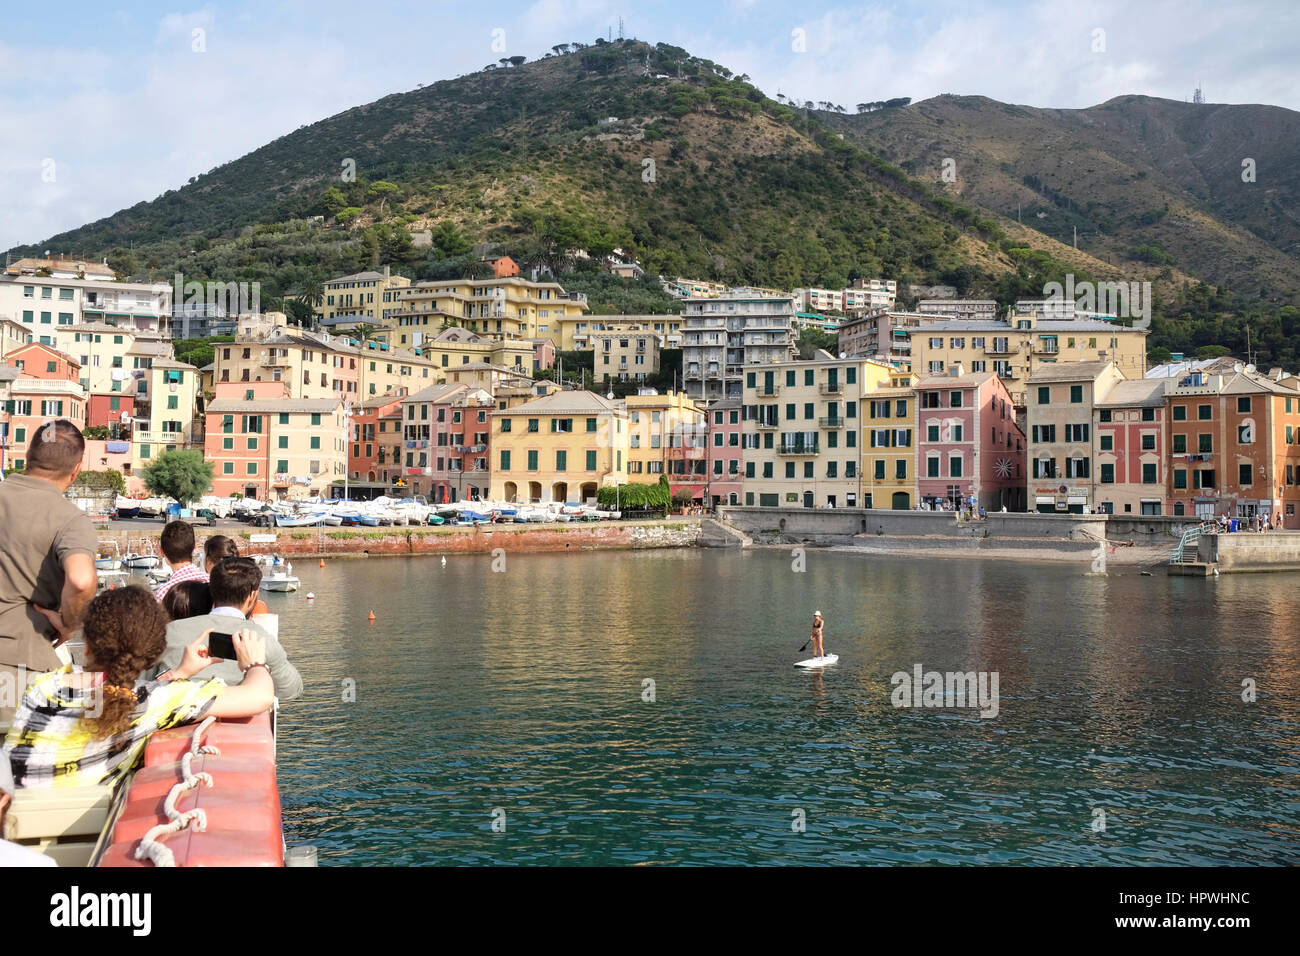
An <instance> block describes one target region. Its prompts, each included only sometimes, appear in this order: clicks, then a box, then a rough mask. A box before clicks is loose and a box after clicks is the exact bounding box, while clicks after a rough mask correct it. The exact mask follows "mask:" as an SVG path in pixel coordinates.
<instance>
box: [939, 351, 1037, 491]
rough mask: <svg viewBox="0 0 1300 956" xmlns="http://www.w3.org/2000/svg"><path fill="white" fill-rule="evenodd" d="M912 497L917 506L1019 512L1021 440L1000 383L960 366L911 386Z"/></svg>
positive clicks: (1022, 472)
mask: <svg viewBox="0 0 1300 956" xmlns="http://www.w3.org/2000/svg"><path fill="white" fill-rule="evenodd" d="M916 395H917V402H918V404H919V406H920V407H919V408H918V409H917V412H916V416H917V449H916V450H917V465H918V467H919V468H920V469H921V471H920V474H919V476H918V477H917V493H918V495H919V496H920V499H921V504H922V505H923V506H929V507H935V506H937V505H939V504H941V503H947V504H948V505H950V506H952V507H954V508H958V507H960V506H961V505H962V503H963V502H965V501H967V500H968V499H969V498H970V497H971V496H972V495H974V496H975V499H976V502H977V504H978V506H979V507H981V508H984V509H986V510H988V511H1000V510H1001V509H1002V508H1004V507H1005V508H1006V509H1007V510H1008V511H1023V510H1024V507H1025V445H1026V443H1025V434H1024V432H1023V431H1021V429H1020V426H1019V425H1018V424H1017V423H1016V413H1015V406H1014V405H1013V404H1012V402H1011V395H1010V394H1009V393H1008V392H1007V389H1006V386H1005V385H1004V384H1003V382H1002V380H1001V379H1000V378H998V377H997V376H996V375H994V374H993V373H991V372H967V371H965V370H964V369H963V368H962V367H961V366H960V365H957V366H954V367H953V368H951V369H949V370H948V374H946V375H931V376H923V377H922V378H921V379H920V380H919V381H918V382H917V383H916Z"/></svg>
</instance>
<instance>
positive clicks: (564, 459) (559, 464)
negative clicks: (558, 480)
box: [555, 449, 569, 471]
mask: <svg viewBox="0 0 1300 956" xmlns="http://www.w3.org/2000/svg"><path fill="white" fill-rule="evenodd" d="M568 467H569V453H568V452H567V451H565V450H564V449H560V450H558V451H556V453H555V470H556V471H565V470H566V469H567V468H568Z"/></svg>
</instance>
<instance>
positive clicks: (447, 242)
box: [432, 219, 474, 259]
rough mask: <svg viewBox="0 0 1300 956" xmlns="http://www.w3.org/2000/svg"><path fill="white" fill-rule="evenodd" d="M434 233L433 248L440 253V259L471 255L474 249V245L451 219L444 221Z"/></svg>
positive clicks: (434, 229)
mask: <svg viewBox="0 0 1300 956" xmlns="http://www.w3.org/2000/svg"><path fill="white" fill-rule="evenodd" d="M432 233H433V248H434V249H436V250H437V251H438V258H439V259H455V258H458V257H459V256H465V255H469V252H470V250H471V249H473V248H474V244H473V243H471V242H470V241H469V239H467V238H466V236H465V234H464V233H463V232H461V231H460V227H459V226H457V225H456V224H455V223H454V222H452V221H451V220H450V219H444V220H443V221H442V222H440V223H438V225H436V226H434V227H433V229H432Z"/></svg>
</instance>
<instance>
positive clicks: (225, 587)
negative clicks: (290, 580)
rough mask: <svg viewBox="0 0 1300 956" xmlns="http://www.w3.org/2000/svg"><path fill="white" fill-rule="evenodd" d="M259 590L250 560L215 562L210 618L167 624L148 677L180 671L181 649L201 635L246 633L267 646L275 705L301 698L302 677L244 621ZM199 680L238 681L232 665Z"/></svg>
mask: <svg viewBox="0 0 1300 956" xmlns="http://www.w3.org/2000/svg"><path fill="white" fill-rule="evenodd" d="M261 585H262V572H261V569H259V568H258V566H257V564H256V563H255V562H253V561H252V560H250V559H249V558H225V559H224V560H222V561H220V562H218V563H217V564H216V565H215V566H214V567H213V569H212V573H211V574H210V575H209V576H208V588H209V589H210V590H211V591H212V613H211V614H200V615H198V616H197V617H186V618H181V619H180V620H177V621H172V622H171V623H170V624H168V625H167V649H166V650H165V651H163V656H162V660H160V661H159V662H158V665H157V667H155V668H154V670H153V673H152V674H151V675H150V676H151V677H157V676H158V674H160V673H162V672H164V671H167V670H170V669H172V668H174V667H179V666H180V663H181V658H182V657H184V656H185V648H186V647H187V646H188V645H190V644H192V643H193V642H194V641H195V640H196V639H197V638H199V637H200V636H202V635H203V634H204V633H205V632H207V631H216V632H217V633H218V634H232V633H234V632H235V631H238V630H242V629H245V628H246V629H248V630H250V631H254V632H256V633H257V634H259V635H261V636H262V638H263V639H264V640H265V641H266V666H267V670H269V671H270V672H271V679H272V680H273V681H275V696H276V697H278V698H279V699H280V703H284V702H285V701H288V700H293V699H294V698H295V697H299V696H301V695H302V675H300V674H299V673H298V670H297V668H295V667H294V666H293V665H292V664H290V663H289V658H288V656H287V655H286V654H285V653H284V648H283V647H282V646H281V645H280V642H279V640H277V639H276V638H275V637H274V636H273V635H271V634H268V633H267V632H266V630H264V629H263V628H261V627H259V626H258V625H257V622H255V621H250V620H248V615H249V614H250V613H251V612H252V610H253V606H254V605H255V604H257V591H258V588H260V587H261ZM203 675H204V677H205V678H211V677H220V678H221V679H222V680H224V681H225V682H226V683H227V684H231V685H234V684H238V683H239V681H240V679H241V677H242V676H243V675H242V673H241V672H240V670H239V666H238V665H237V664H236V663H235V662H234V661H225V662H223V663H221V664H214V665H213V666H212V667H209V668H207V669H206V670H204V672H203Z"/></svg>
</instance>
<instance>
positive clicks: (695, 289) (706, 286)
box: [662, 276, 727, 299]
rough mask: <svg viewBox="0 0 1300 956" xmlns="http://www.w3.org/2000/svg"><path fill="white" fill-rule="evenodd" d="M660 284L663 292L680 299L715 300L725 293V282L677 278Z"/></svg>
mask: <svg viewBox="0 0 1300 956" xmlns="http://www.w3.org/2000/svg"><path fill="white" fill-rule="evenodd" d="M662 282H663V287H664V291H665V292H667V293H668V294H669V295H674V296H677V297H678V298H682V299H691V298H701V299H715V298H717V297H718V296H720V295H724V294H725V293H726V291H727V284H726V283H725V282H709V281H708V280H706V279H683V278H682V277H681V276H678V277H677V278H675V279H667V280H662Z"/></svg>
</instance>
